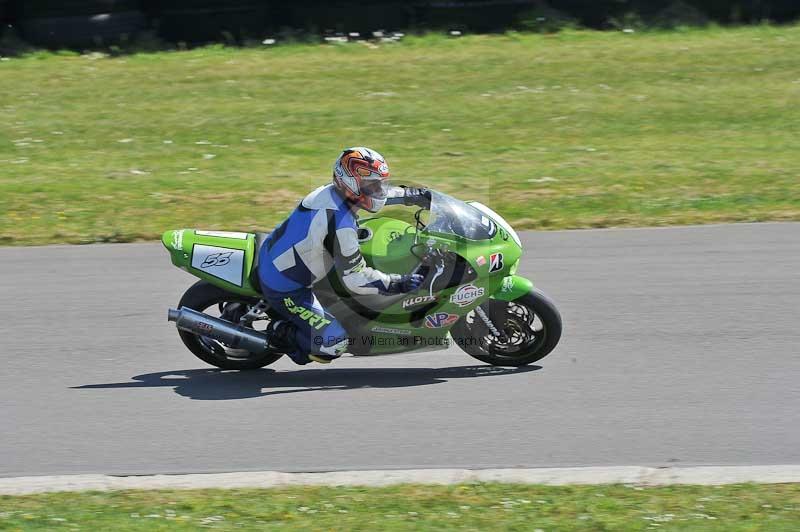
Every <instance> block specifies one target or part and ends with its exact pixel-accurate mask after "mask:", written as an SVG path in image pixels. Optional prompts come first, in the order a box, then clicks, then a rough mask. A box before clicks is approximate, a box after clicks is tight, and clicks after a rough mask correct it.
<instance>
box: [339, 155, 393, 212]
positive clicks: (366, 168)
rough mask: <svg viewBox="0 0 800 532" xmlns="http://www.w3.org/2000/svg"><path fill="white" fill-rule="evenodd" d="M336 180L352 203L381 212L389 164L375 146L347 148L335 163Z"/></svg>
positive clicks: (386, 191) (371, 210) (386, 187)
mask: <svg viewBox="0 0 800 532" xmlns="http://www.w3.org/2000/svg"><path fill="white" fill-rule="evenodd" d="M333 184H334V185H335V186H336V188H337V189H338V190H339V192H341V193H342V194H343V195H344V196H345V197H346V198H347V199H348V200H349V201H351V202H352V203H353V204H355V205H357V206H358V207H360V208H362V209H364V210H367V211H369V212H378V211H379V210H381V208H382V207H383V206H384V205H385V204H386V195H387V194H388V190H389V166H388V165H387V164H386V160H385V159H384V158H383V156H382V155H381V154H380V153H378V152H376V151H375V150H371V149H369V148H365V147H355V148H348V149H346V150H344V151H343V152H342V154H341V155H340V156H339V158H338V159H336V162H335V163H334V165H333Z"/></svg>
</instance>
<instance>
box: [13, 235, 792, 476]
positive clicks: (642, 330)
mask: <svg viewBox="0 0 800 532" xmlns="http://www.w3.org/2000/svg"><path fill="white" fill-rule="evenodd" d="M523 240H524V244H525V250H526V251H525V255H524V257H523V261H524V262H523V264H522V266H521V268H520V273H521V274H523V275H527V276H531V277H532V278H533V279H534V281H535V283H536V284H537V285H538V286H540V287H541V288H542V289H544V290H545V291H546V292H548V294H550V295H551V297H552V298H553V299H554V300H555V301H556V302H557V303H558V305H559V308H560V310H561V312H562V315H563V318H564V324H565V330H564V336H563V338H562V342H561V344H560V345H559V347H558V348H557V349H556V350H555V351H554V352H553V353H552V354H551V355H550V356H548V357H547V358H545V359H544V360H542V361H541V362H540V363H539V365H538V366H533V367H528V368H523V369H521V370H514V369H505V368H491V367H487V366H483V365H481V364H480V363H478V362H477V361H475V360H473V359H471V358H470V357H469V356H467V355H466V354H464V353H462V352H461V351H460V350H458V348H453V349H451V350H449V351H446V352H434V353H423V354H414V355H394V356H385V357H375V358H347V359H342V360H340V361H337V362H336V363H334V364H332V365H330V366H326V367H322V366H306V367H298V366H294V365H293V364H292V363H291V362H289V361H287V360H281V361H279V362H278V363H276V364H275V365H274V366H272V367H270V368H269V369H264V370H260V371H255V372H244V373H237V372H220V371H217V370H215V369H213V368H210V367H208V366H206V365H204V364H203V363H202V362H201V361H199V360H197V359H195V358H194V357H193V356H192V355H191V354H190V353H189V352H188V351H186V350H185V349H184V347H183V346H182V344H181V343H180V341H179V339H178V336H177V334H176V331H175V328H174V326H173V325H172V324H169V323H167V321H166V308H167V307H168V306H174V305H175V303H176V302H177V301H178V299H179V297H180V295H181V293H182V292H183V290H185V288H186V287H188V286H189V285H190V284H191V283H192V282H193V279H192V277H191V276H189V275H187V274H186V273H184V272H182V271H180V270H178V269H176V268H174V267H172V266H171V265H170V263H169V259H168V256H167V254H166V252H165V251H164V250H163V248H161V246H160V245H159V244H130V245H121V244H118V245H98V246H52V247H40V248H0V293H2V296H3V297H2V298H0V308H2V313H0V316H1V318H0V319H1V320H2V321H0V323H2V325H0V330H1V331H2V333H3V335H2V338H3V340H2V344H1V347H0V352H2V359H3V369H2V370H0V427H1V430H0V476H3V477H9V476H19V475H43V474H70V473H107V474H148V473H191V472H224V471H254V470H278V471H330V470H347V469H394V468H426V467H430V468H440V467H452V468H472V469H474V468H488V467H548V466H550V467H555V466H605V465H643V466H664V465H669V466H689V465H712V464H713V465H750V464H800V224H790V223H787V224H753V225H750V224H742V225H728V226H705V227H683V228H663V229H626V230H597V231H559V232H544V233H526V234H523Z"/></svg>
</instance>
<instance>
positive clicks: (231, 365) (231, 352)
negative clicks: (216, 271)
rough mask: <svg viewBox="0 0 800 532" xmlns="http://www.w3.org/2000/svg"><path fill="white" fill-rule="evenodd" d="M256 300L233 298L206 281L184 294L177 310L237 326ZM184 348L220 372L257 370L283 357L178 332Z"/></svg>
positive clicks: (276, 353) (263, 324)
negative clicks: (236, 347)
mask: <svg viewBox="0 0 800 532" xmlns="http://www.w3.org/2000/svg"><path fill="white" fill-rule="evenodd" d="M257 302H258V300H257V299H252V298H247V297H244V296H239V295H236V294H232V293H230V292H227V291H225V290H223V289H222V288H219V287H218V286H214V285H213V284H211V283H208V282H206V281H198V282H196V283H195V284H193V285H192V286H191V287H189V289H188V290H187V291H186V292H185V293H184V294H183V297H182V298H181V301H180V303H179V304H178V307H187V308H190V309H192V310H196V311H198V312H203V313H205V314H209V315H211V316H214V317H218V318H222V319H225V320H228V321H232V322H237V321H238V320H239V318H240V317H241V316H242V315H244V313H246V312H247V311H248V310H250V308H251V307H252V305H254V304H256V303H257ZM267 323H268V321H266V320H261V322H260V325H262V328H266V324H267ZM178 334H179V335H180V337H181V340H182V341H183V344H184V345H185V346H186V347H187V348H188V349H189V351H191V352H192V353H194V354H195V356H196V357H197V358H199V359H200V360H202V361H203V362H206V363H208V364H211V365H212V366H216V367H218V368H221V369H239V370H245V369H258V368H263V367H264V366H267V365H269V364H272V363H273V362H275V361H276V360H278V359H279V358H281V357H282V356H283V353H278V352H274V351H266V352H264V353H251V352H250V351H246V350H244V349H232V348H231V347H229V346H227V345H225V344H224V343H222V342H220V341H218V340H215V339H213V338H208V337H205V336H199V335H197V334H194V333H191V332H188V331H183V330H180V329H179V330H178Z"/></svg>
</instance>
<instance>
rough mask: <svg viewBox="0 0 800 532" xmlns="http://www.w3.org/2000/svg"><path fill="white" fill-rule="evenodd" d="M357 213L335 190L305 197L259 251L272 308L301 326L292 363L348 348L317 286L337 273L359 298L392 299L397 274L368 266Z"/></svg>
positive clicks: (261, 274)
mask: <svg viewBox="0 0 800 532" xmlns="http://www.w3.org/2000/svg"><path fill="white" fill-rule="evenodd" d="M357 229H358V226H357V224H356V218H355V214H354V212H353V210H352V209H351V207H350V205H349V204H348V203H347V201H346V200H345V199H344V198H343V197H342V196H341V195H340V194H339V193H338V192H337V190H336V188H335V187H334V186H333V185H327V186H322V187H320V188H318V189H316V190H315V191H313V192H312V193H311V194H309V195H308V196H306V197H305V198H304V199H303V201H301V202H300V204H299V205H298V206H297V208H296V209H295V210H294V211H293V212H292V213H291V215H289V217H288V218H287V219H286V220H285V221H284V222H283V223H282V224H280V225H279V226H278V227H277V228H276V229H275V231H273V232H272V233H271V234H270V236H269V237H268V238H267V239H266V240H265V241H264V244H263V245H262V246H261V249H260V250H259V262H258V275H259V280H260V281H261V287H262V291H263V293H264V297H265V298H266V299H267V301H268V302H269V303H270V306H271V307H272V308H273V309H275V310H276V311H278V312H279V313H280V314H281V315H283V316H284V317H285V318H286V319H288V320H290V321H291V322H292V323H294V324H295V325H296V326H297V333H296V336H297V338H296V342H295V345H296V346H297V348H298V349H299V350H300V352H299V353H296V354H295V356H293V357H292V358H293V359H294V360H295V362H298V363H301V364H302V363H306V362H308V354H310V353H321V354H324V355H327V356H336V355H338V354H340V353H341V352H342V351H344V350H345V349H346V347H347V338H346V333H345V331H344V328H343V327H342V326H341V324H340V323H339V322H338V321H337V320H336V319H335V318H334V317H333V316H332V315H330V314H329V313H327V312H325V309H324V308H322V306H321V305H320V303H319V301H318V300H317V298H316V297H315V296H314V294H313V291H312V286H313V285H314V283H316V282H317V281H319V280H321V279H323V278H325V276H326V275H327V274H328V273H329V272H330V271H331V269H333V268H336V270H337V271H338V273H339V275H340V277H341V280H342V283H343V284H344V286H345V287H346V288H347V289H348V290H349V291H351V292H353V293H354V294H387V293H389V290H390V287H391V286H392V283H393V281H398V280H399V279H400V276H399V275H397V274H385V273H383V272H380V271H378V270H375V269H373V268H370V267H368V266H367V265H366V262H365V261H364V257H363V256H362V255H361V251H360V249H359V246H358V233H357Z"/></svg>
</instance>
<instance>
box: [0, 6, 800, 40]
mask: <svg viewBox="0 0 800 532" xmlns="http://www.w3.org/2000/svg"><path fill="white" fill-rule="evenodd" d="M798 16H800V0H591V1H589V0H549V1H548V2H544V1H542V0H411V1H407V2H403V1H400V0H363V1H360V2H359V1H356V0H328V1H324V0H295V1H280V0H0V20H2V19H3V17H5V19H6V22H11V23H12V24H13V25H14V26H15V27H16V28H17V29H18V30H19V33H20V35H21V36H22V37H23V38H24V39H25V40H27V41H29V42H32V43H34V44H37V45H42V46H48V47H53V48H56V47H72V48H80V47H91V46H107V45H109V44H114V43H118V42H125V41H126V40H128V39H129V38H130V37H131V36H132V35H134V34H136V33H137V32H140V31H142V30H145V29H151V30H154V31H155V33H156V34H157V35H158V36H159V37H161V38H162V39H164V40H166V41H169V42H180V41H183V42H187V43H192V44H198V43H203V42H211V41H219V42H243V41H244V40H245V39H247V38H255V39H261V38H264V37H266V36H270V35H276V34H278V35H287V34H293V33H294V34H296V33H301V32H305V33H307V34H312V35H319V34H324V33H329V32H341V33H349V32H359V33H360V34H361V35H367V36H369V35H370V34H371V32H373V31H376V30H388V31H392V30H407V29H411V30H417V31H425V30H454V29H459V30H465V31H472V32H492V31H504V30H509V29H520V30H536V31H554V30H557V29H558V28H560V27H563V26H564V25H579V26H584V27H590V28H619V27H620V26H624V27H627V26H628V25H629V24H633V25H637V24H640V25H642V26H667V27H669V26H674V25H679V24H700V23H704V22H706V21H717V22H720V23H748V22H759V21H761V20H767V19H768V20H771V21H775V22H786V21H790V20H793V19H795V18H797V17H798Z"/></svg>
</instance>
